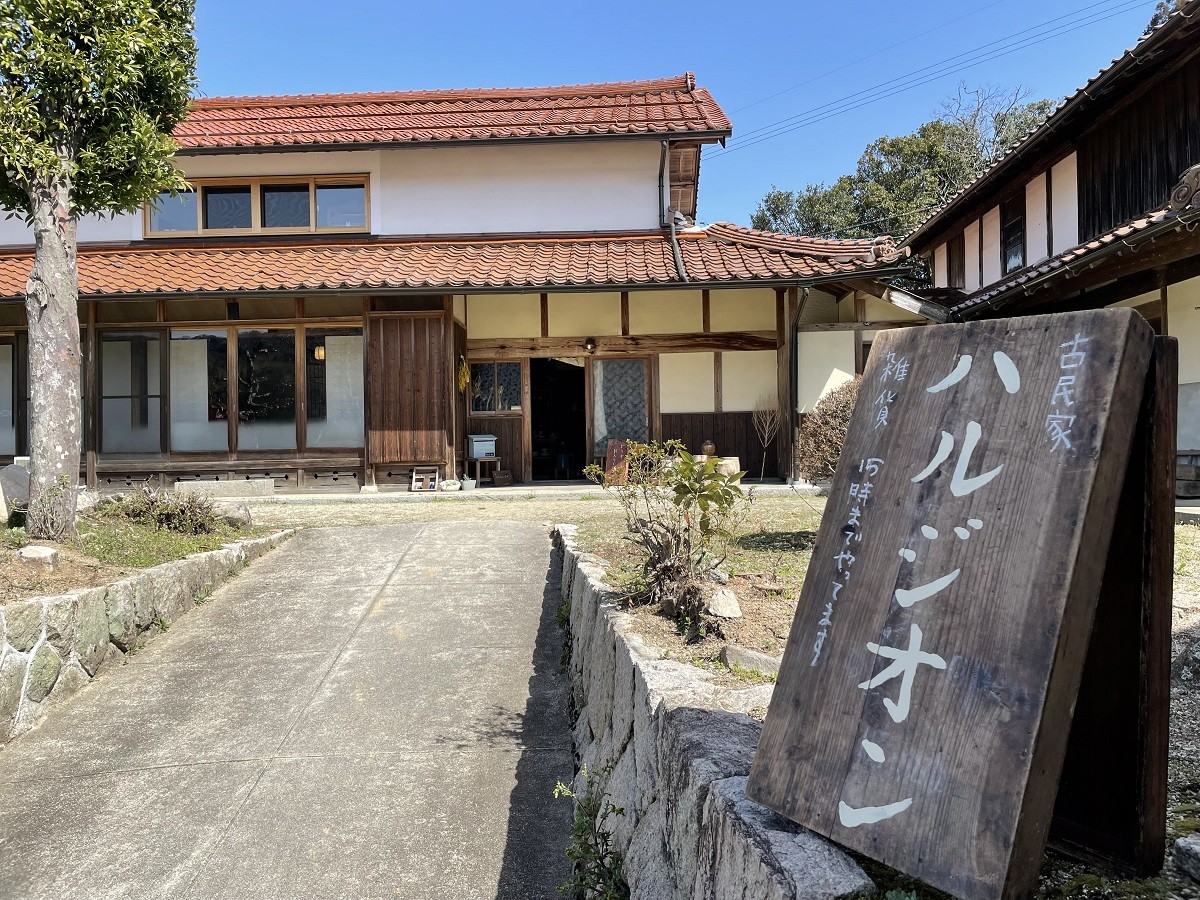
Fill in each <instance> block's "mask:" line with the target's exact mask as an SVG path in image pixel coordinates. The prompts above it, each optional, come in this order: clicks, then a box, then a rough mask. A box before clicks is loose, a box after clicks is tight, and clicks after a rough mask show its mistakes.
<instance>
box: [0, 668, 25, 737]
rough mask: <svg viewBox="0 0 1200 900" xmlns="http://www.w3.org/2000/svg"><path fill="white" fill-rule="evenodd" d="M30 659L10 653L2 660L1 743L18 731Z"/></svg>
mask: <svg viewBox="0 0 1200 900" xmlns="http://www.w3.org/2000/svg"><path fill="white" fill-rule="evenodd" d="M28 665H29V657H28V656H27V655H26V654H24V653H13V652H12V651H9V652H8V653H6V654H4V656H3V658H0V743H3V742H4V741H7V740H8V739H9V738H10V737H11V736H12V735H13V732H14V731H15V729H16V724H17V710H18V709H20V707H21V685H23V684H24V683H25V669H26V667H27V666H28Z"/></svg>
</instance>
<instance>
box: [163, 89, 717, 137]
mask: <svg viewBox="0 0 1200 900" xmlns="http://www.w3.org/2000/svg"><path fill="white" fill-rule="evenodd" d="M730 131H731V126H730V124H729V119H727V118H726V117H725V113H724V112H722V111H721V108H720V107H719V106H717V102H716V101H715V100H713V98H712V95H711V94H709V92H708V90H707V89H705V88H700V87H696V81H695V77H694V76H693V75H692V73H691V72H688V73H686V74H684V75H680V76H678V77H675V78H661V79H658V80H655V81H623V82H612V83H608V84H582V85H573V86H568V87H549V88H487V89H471V90H446V91H408V92H403V93H368V94H312V95H306V96H290V97H212V98H204V99H200V100H196V101H194V103H193V104H192V110H191V112H190V113H189V114H188V117H187V119H186V120H185V121H184V122H183V123H182V124H180V125H179V126H178V127H177V128H176V129H175V132H174V136H175V139H176V140H177V141H178V142H179V144H180V147H181V152H183V153H188V152H196V153H201V152H235V151H237V150H239V149H243V148H246V149H261V148H264V147H273V148H286V147H294V148H301V147H307V148H313V147H321V146H327V145H338V146H344V145H355V146H363V145H371V146H375V145H379V144H413V143H430V142H434V143H438V142H445V141H494V140H514V139H516V140H533V139H543V138H577V137H580V136H605V137H615V136H637V135H658V134H667V135H676V136H680V137H690V138H693V139H695V138H700V137H707V138H709V139H716V138H720V137H725V136H728V135H729V134H730Z"/></svg>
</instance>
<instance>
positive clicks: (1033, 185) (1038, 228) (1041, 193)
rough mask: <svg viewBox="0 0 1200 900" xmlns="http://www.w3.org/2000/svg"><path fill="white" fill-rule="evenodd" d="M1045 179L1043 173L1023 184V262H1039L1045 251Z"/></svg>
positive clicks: (1044, 256) (1045, 254) (1046, 225)
mask: <svg viewBox="0 0 1200 900" xmlns="http://www.w3.org/2000/svg"><path fill="white" fill-rule="evenodd" d="M1046 181H1047V176H1046V174H1045V173H1042V174H1041V175H1039V176H1037V178H1035V179H1033V180H1032V181H1031V182H1029V183H1028V184H1027V185H1025V262H1026V263H1028V264H1030V265H1032V264H1033V263H1038V262H1041V261H1042V260H1043V259H1045V258H1046V257H1047V256H1049V254H1048V253H1047V252H1046V239H1047V234H1046V229H1047V227H1048V224H1047V221H1046Z"/></svg>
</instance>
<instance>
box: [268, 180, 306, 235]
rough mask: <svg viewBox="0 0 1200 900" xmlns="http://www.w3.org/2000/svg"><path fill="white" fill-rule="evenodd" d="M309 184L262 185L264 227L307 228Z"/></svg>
mask: <svg viewBox="0 0 1200 900" xmlns="http://www.w3.org/2000/svg"><path fill="white" fill-rule="evenodd" d="M308 213H309V209H308V185H307V184H264V185H263V186H262V224H263V228H307V227H308V225H309V222H308Z"/></svg>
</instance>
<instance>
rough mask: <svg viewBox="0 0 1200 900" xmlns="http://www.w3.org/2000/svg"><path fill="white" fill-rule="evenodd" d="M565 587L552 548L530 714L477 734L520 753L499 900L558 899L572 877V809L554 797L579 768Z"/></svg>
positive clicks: (506, 718) (503, 717) (499, 720)
mask: <svg viewBox="0 0 1200 900" xmlns="http://www.w3.org/2000/svg"><path fill="white" fill-rule="evenodd" d="M561 584H562V558H561V555H560V554H559V553H558V552H557V551H551V552H550V554H549V557H548V559H547V571H546V584H545V587H544V589H543V592H542V609H541V617H540V619H539V621H538V633H537V641H536V643H535V645H534V651H533V676H532V677H531V678H530V680H529V699H528V701H527V702H526V707H525V712H524V713H523V714H521V715H519V716H514V715H512V714H511V713H509V714H500V715H498V716H497V717H496V718H495V719H494V720H492V722H491V723H490V725H489V726H487V727H485V728H483V729H481V731H480V732H479V733H481V734H489V733H490V734H491V735H492V736H493V737H494V738H495V739H496V740H497V741H498V742H499V741H504V742H508V743H509V744H510V745H511V744H512V743H515V744H516V745H517V746H518V747H520V748H521V749H520V753H521V756H520V759H519V760H518V761H517V767H516V785H515V786H514V788H513V790H512V794H511V795H510V797H509V805H508V808H509V815H508V829H507V833H506V834H505V835H504V841H505V844H504V862H503V865H502V867H501V870H500V880H499V884H498V886H497V890H496V900H526V898H540V897H547V898H549V897H558V896H559V894H558V893H557V890H556V888H557V887H558V885H560V884H562V883H563V882H564V881H565V880H566V879H567V876H568V875H569V873H570V863H569V861H568V860H567V857H566V853H565V850H566V845H567V839H568V837H569V835H570V830H571V820H572V817H573V807H572V803H571V801H570V799H569V798H563V799H555V798H554V796H553V791H554V785H555V782H556V781H557V780H558V779H562V780H563V781H565V782H567V783H570V781H571V778H572V777H573V775H574V769H575V763H574V756H573V753H572V749H571V723H570V719H569V702H568V701H569V698H570V690H571V688H570V681H569V676H568V675H567V673H566V671H565V670H564V668H563V665H562V654H563V644H564V641H565V636H564V634H563V630H562V628H561V627H559V625H558V623H557V622H556V621H555V613H556V612H557V610H558V607H559V605H560V604H561V602H562V596H561ZM497 712H499V711H497ZM497 837H498V838H499V835H497Z"/></svg>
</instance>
